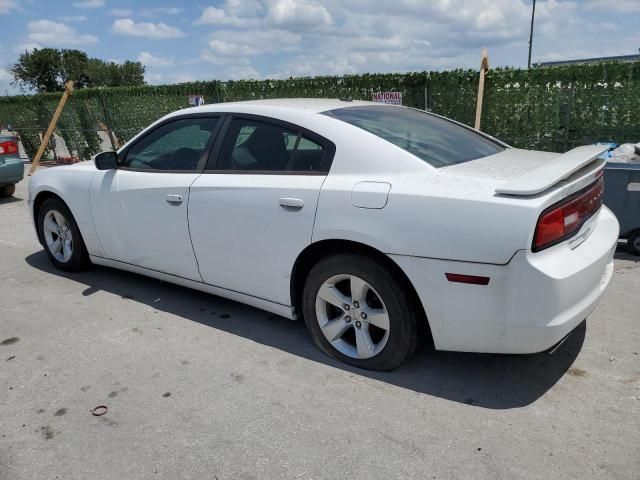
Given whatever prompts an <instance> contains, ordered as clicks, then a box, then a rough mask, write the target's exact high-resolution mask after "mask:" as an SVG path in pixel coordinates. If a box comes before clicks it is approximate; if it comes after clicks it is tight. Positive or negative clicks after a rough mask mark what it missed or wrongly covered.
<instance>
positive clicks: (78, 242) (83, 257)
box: [37, 198, 89, 272]
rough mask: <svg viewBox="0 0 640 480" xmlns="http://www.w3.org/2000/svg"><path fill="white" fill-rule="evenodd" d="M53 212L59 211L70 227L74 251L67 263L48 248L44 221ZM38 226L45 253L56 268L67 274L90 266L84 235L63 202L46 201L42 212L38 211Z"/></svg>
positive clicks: (54, 199) (53, 199)
mask: <svg viewBox="0 0 640 480" xmlns="http://www.w3.org/2000/svg"><path fill="white" fill-rule="evenodd" d="M51 211H57V212H59V213H60V214H62V215H63V216H64V219H65V220H66V222H67V224H68V226H69V231H70V232H71V238H72V245H73V249H72V254H71V256H70V258H69V259H68V260H66V261H61V260H59V259H57V258H56V257H55V256H54V254H53V253H52V251H51V250H50V248H49V247H48V246H47V239H46V236H45V231H44V230H45V229H44V221H45V218H46V217H47V214H48V213H49V212H51ZM37 225H38V235H39V238H40V242H41V243H42V246H43V247H44V251H45V252H46V253H47V256H48V257H49V260H51V263H53V265H54V266H55V267H56V268H59V269H60V270H64V271H67V272H77V271H80V270H84V269H85V268H86V267H87V266H88V265H89V254H88V253H87V248H86V247H85V245H84V241H83V240H82V235H81V234H80V229H79V228H78V224H77V223H76V221H75V219H74V218H73V215H72V214H71V211H70V210H69V209H68V208H67V206H66V205H65V204H64V202H63V201H61V200H59V199H57V198H49V199H47V200H45V201H44V203H43V204H42V206H41V207H40V210H38V223H37Z"/></svg>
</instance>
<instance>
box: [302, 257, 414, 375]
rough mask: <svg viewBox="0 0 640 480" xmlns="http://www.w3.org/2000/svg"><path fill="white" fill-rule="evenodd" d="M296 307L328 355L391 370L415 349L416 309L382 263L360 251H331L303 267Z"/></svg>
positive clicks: (350, 362)
mask: <svg viewBox="0 0 640 480" xmlns="http://www.w3.org/2000/svg"><path fill="white" fill-rule="evenodd" d="M302 303H303V305H302V308H303V314H304V318H305V322H306V324H307V328H308V329H309V331H310V332H311V336H312V337H313V340H314V342H315V343H316V345H318V347H320V349H322V350H323V351H325V352H326V353H328V354H329V355H331V356H333V357H335V358H337V359H339V360H342V361H344V362H345V363H348V364H350V365H354V366H356V367H360V368H366V369H371V370H392V369H394V368H396V367H398V366H399V365H400V364H401V363H402V362H403V361H404V360H406V359H407V358H408V357H409V356H411V354H412V353H413V352H414V351H415V349H416V346H417V344H418V338H419V327H418V320H419V315H418V312H417V310H416V308H415V305H414V303H413V300H412V299H411V298H410V296H409V295H408V294H407V292H406V289H405V288H402V286H401V284H400V282H399V281H398V279H397V278H395V276H394V275H393V274H392V273H391V272H390V271H389V270H388V269H387V268H385V266H384V265H383V264H382V263H380V262H378V261H376V260H374V259H371V258H369V257H367V256H364V255H355V254H353V255H351V254H348V255H347V254H344V255H333V256H331V257H328V258H325V259H323V260H321V261H320V262H318V263H317V264H316V265H315V266H314V267H313V268H312V269H311V272H310V273H309V276H308V278H307V281H306V284H305V287H304V292H303V298H302Z"/></svg>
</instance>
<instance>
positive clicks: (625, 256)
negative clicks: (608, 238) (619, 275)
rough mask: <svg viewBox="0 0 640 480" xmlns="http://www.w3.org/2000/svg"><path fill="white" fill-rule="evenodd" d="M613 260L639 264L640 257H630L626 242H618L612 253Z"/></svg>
mask: <svg viewBox="0 0 640 480" xmlns="http://www.w3.org/2000/svg"><path fill="white" fill-rule="evenodd" d="M613 258H615V259H616V260H626V261H628V262H634V263H638V262H640V256H638V255H632V254H630V253H629V250H628V248H627V242H626V241H625V242H621V241H618V246H617V247H616V252H615V253H614V255H613Z"/></svg>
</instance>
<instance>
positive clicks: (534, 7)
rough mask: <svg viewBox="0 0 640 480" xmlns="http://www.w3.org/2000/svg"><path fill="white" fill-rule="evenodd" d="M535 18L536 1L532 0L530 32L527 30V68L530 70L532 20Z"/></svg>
mask: <svg viewBox="0 0 640 480" xmlns="http://www.w3.org/2000/svg"><path fill="white" fill-rule="evenodd" d="M535 16H536V0H533V8H532V9H531V30H529V61H528V62H527V68H531V46H532V45H533V19H534V18H535Z"/></svg>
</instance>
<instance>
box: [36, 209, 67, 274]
mask: <svg viewBox="0 0 640 480" xmlns="http://www.w3.org/2000/svg"><path fill="white" fill-rule="evenodd" d="M43 232H44V239H45V242H46V244H47V248H48V249H49V251H50V252H51V254H52V255H53V256H54V258H55V259H56V260H58V261H59V262H62V263H66V262H68V261H69V260H70V259H71V256H72V255H73V234H72V233H71V229H70V228H69V223H68V222H67V219H66V218H64V215H62V214H61V213H60V212H58V211H57V210H49V211H48V212H47V213H46V214H45V216H44V223H43Z"/></svg>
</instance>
